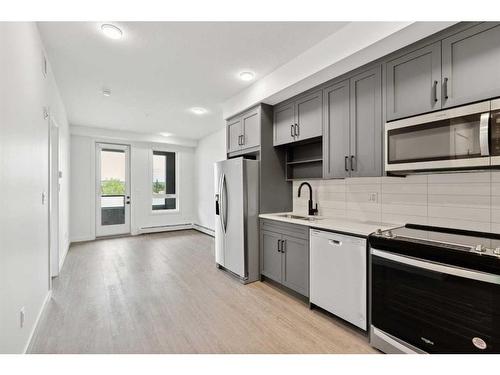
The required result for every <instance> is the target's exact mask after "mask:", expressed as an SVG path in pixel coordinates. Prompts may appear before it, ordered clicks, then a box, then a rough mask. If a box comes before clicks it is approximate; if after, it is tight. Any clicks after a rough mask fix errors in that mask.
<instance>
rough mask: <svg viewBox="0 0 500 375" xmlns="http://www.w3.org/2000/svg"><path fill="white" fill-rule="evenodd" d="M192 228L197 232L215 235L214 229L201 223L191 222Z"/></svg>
mask: <svg viewBox="0 0 500 375" xmlns="http://www.w3.org/2000/svg"><path fill="white" fill-rule="evenodd" d="M193 229H195V230H197V231H198V232H201V233H205V234H208V235H209V236H212V237H215V230H213V229H211V228H207V227H205V226H203V225H200V224H196V223H193Z"/></svg>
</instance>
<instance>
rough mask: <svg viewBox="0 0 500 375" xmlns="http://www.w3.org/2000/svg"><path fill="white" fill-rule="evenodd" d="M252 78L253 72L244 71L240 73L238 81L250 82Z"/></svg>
mask: <svg viewBox="0 0 500 375" xmlns="http://www.w3.org/2000/svg"><path fill="white" fill-rule="evenodd" d="M254 78H255V73H254V72H250V71H246V72H241V73H240V79H241V80H242V81H251V80H252V79H254Z"/></svg>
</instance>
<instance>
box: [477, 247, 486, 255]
mask: <svg viewBox="0 0 500 375" xmlns="http://www.w3.org/2000/svg"><path fill="white" fill-rule="evenodd" d="M476 251H477V252H478V253H484V252H485V251H486V248H485V247H484V246H483V245H476Z"/></svg>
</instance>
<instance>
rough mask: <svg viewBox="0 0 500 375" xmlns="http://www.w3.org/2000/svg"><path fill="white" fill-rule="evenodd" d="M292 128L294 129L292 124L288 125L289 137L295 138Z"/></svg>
mask: <svg viewBox="0 0 500 375" xmlns="http://www.w3.org/2000/svg"><path fill="white" fill-rule="evenodd" d="M293 129H294V127H293V124H292V125H290V137H292V138H295V133H294V131H293Z"/></svg>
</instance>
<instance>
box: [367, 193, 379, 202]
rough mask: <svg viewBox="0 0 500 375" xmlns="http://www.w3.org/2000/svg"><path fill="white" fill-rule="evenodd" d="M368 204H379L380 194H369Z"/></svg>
mask: <svg viewBox="0 0 500 375" xmlns="http://www.w3.org/2000/svg"><path fill="white" fill-rule="evenodd" d="M368 202H372V203H377V202H378V193H369V194H368Z"/></svg>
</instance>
